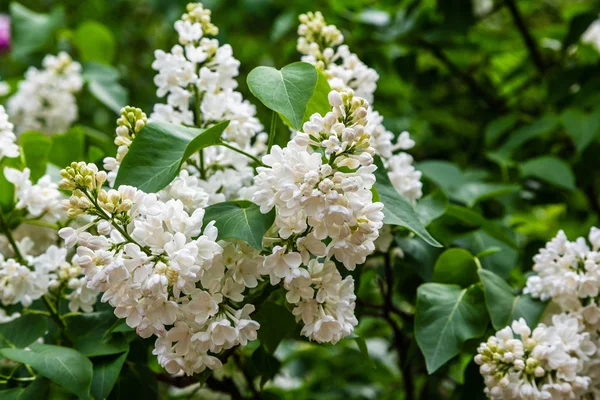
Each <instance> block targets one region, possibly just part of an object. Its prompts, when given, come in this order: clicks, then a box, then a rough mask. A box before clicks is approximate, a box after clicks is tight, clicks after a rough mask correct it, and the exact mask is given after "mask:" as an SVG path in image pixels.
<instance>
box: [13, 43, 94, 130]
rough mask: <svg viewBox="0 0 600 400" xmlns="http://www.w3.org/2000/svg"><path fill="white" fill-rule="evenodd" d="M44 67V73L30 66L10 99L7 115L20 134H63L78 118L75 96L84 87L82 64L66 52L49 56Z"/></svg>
mask: <svg viewBox="0 0 600 400" xmlns="http://www.w3.org/2000/svg"><path fill="white" fill-rule="evenodd" d="M42 65H43V69H41V70H40V69H37V68H35V67H30V68H29V69H28V70H27V72H26V73H25V80H23V81H21V82H19V87H18V90H17V92H16V93H15V94H14V95H13V96H12V97H10V98H9V99H8V104H7V107H8V112H9V114H10V115H11V117H12V120H13V123H14V124H15V125H16V126H17V128H18V129H17V131H18V133H20V132H24V131H29V130H36V131H40V132H44V133H46V134H48V135H52V134H55V133H63V132H65V131H66V130H67V129H69V127H70V126H71V124H72V123H73V122H74V121H75V120H76V119H77V113H78V110H77V103H76V99H75V94H76V93H77V92H79V91H80V90H81V88H82V86H83V78H82V76H81V65H80V64H79V63H77V62H75V61H73V60H72V59H71V57H70V56H69V55H68V54H67V53H65V52H61V53H59V54H58V55H57V56H52V55H47V56H46V57H44V60H43V61H42Z"/></svg>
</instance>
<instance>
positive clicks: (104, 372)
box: [91, 352, 128, 400]
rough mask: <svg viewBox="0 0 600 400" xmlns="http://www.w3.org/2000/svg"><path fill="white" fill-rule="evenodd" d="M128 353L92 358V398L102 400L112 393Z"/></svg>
mask: <svg viewBox="0 0 600 400" xmlns="http://www.w3.org/2000/svg"><path fill="white" fill-rule="evenodd" d="M127 354H128V352H125V353H123V354H119V355H112V356H106V357H98V358H94V377H93V379H92V387H91V388H92V389H91V390H92V396H93V397H94V399H96V400H104V399H106V398H107V397H108V395H109V394H110V392H111V391H112V389H113V387H114V386H115V383H117V379H118V378H119V375H120V373H121V369H122V368H123V364H124V363H125V359H126V358H127Z"/></svg>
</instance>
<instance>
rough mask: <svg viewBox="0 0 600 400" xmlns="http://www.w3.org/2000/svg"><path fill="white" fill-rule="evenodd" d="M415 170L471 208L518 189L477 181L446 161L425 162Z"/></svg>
mask: <svg viewBox="0 0 600 400" xmlns="http://www.w3.org/2000/svg"><path fill="white" fill-rule="evenodd" d="M417 168H418V169H419V170H421V171H422V172H423V174H424V175H425V176H426V177H427V178H428V179H430V180H432V181H433V182H434V183H435V184H436V185H438V186H439V187H440V188H442V189H443V190H444V191H445V192H446V193H447V194H448V196H449V197H450V198H451V199H452V200H455V201H459V202H461V203H463V204H466V205H467V206H469V207H473V206H474V205H475V204H477V203H478V202H480V201H483V200H487V199H490V198H495V197H498V196H502V195H505V194H508V193H512V192H514V191H516V190H518V189H519V186H516V185H504V184H498V183H487V182H482V181H480V180H478V179H477V174H474V173H473V172H471V173H469V172H468V171H467V172H464V173H463V171H461V170H460V168H458V167H457V166H456V165H454V164H452V163H450V162H447V161H435V160H433V161H425V162H422V163H419V164H418V166H417Z"/></svg>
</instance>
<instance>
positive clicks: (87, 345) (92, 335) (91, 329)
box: [65, 311, 129, 357]
mask: <svg viewBox="0 0 600 400" xmlns="http://www.w3.org/2000/svg"><path fill="white" fill-rule="evenodd" d="M116 320H117V318H116V317H115V316H114V314H113V313H112V312H111V311H96V312H92V313H85V314H80V315H74V316H70V317H68V318H65V322H66V324H67V328H68V329H67V334H68V335H69V337H70V338H71V339H72V341H73V344H74V347H75V349H77V350H79V351H80V352H81V353H82V354H83V355H85V356H88V357H94V356H105V355H110V354H119V353H123V352H124V351H127V349H129V344H128V343H127V340H126V339H125V337H124V336H123V335H122V334H120V333H115V334H109V335H107V334H106V333H107V331H108V330H109V329H110V328H111V327H112V325H114V323H115V321H116Z"/></svg>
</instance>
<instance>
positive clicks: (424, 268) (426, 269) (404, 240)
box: [396, 236, 442, 282]
mask: <svg viewBox="0 0 600 400" xmlns="http://www.w3.org/2000/svg"><path fill="white" fill-rule="evenodd" d="M396 244H397V245H398V246H399V247H400V248H401V249H402V251H403V252H404V259H403V264H405V265H407V266H408V267H409V268H411V269H413V270H414V271H415V272H416V273H417V275H419V276H420V277H421V279H423V280H424V281H425V282H430V281H431V279H432V276H433V267H434V265H435V261H436V260H437V258H438V257H439V255H440V254H441V253H442V250H441V249H440V248H439V247H431V246H430V245H428V244H427V243H425V241H424V240H423V239H421V238H420V237H417V236H415V237H399V236H396Z"/></svg>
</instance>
